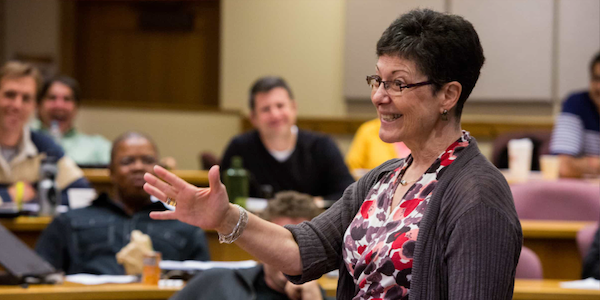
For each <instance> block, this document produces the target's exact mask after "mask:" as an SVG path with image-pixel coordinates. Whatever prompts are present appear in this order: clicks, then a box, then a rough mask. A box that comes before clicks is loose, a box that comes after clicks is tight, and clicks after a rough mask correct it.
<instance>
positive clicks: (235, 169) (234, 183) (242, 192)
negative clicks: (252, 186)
mask: <svg viewBox="0 0 600 300" xmlns="http://www.w3.org/2000/svg"><path fill="white" fill-rule="evenodd" d="M248 177H249V176H248V170H246V169H244V163H243V161H242V158H241V157H239V156H234V157H232V158H231V167H230V168H229V169H227V170H225V176H224V182H223V183H224V184H225V188H226V189H227V196H229V202H232V203H235V204H238V205H240V206H242V207H246V198H248V190H249V184H248Z"/></svg>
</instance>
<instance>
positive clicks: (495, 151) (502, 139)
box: [492, 130, 552, 171]
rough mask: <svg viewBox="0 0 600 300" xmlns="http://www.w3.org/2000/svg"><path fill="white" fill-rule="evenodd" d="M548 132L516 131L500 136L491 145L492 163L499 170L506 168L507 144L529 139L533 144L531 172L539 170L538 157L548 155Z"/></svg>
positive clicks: (550, 134)
mask: <svg viewBox="0 0 600 300" xmlns="http://www.w3.org/2000/svg"><path fill="white" fill-rule="evenodd" d="M551 137H552V132H551V131H550V130H534V131H516V132H507V133H503V134H500V135H499V136H498V137H496V138H495V139H494V143H493V145H492V163H493V164H494V165H495V166H496V167H497V168H499V169H506V168H508V142H509V141H510V140H512V139H523V138H529V139H531V141H532V142H533V153H532V155H531V170H534V171H539V170H540V156H541V155H544V154H548V153H550V151H549V148H550V138H551Z"/></svg>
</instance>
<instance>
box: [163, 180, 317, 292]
mask: <svg viewBox="0 0 600 300" xmlns="http://www.w3.org/2000/svg"><path fill="white" fill-rule="evenodd" d="M319 212H320V210H319V209H318V208H317V207H316V205H315V204H314V202H313V201H312V198H311V197H310V196H309V195H306V194H300V193H297V192H292V191H283V192H279V193H277V194H276V195H275V198H274V199H272V200H271V201H269V204H268V206H267V208H266V209H265V211H264V212H263V218H264V219H266V220H268V221H271V222H273V223H275V224H278V225H281V226H283V225H287V224H299V223H301V222H303V221H310V220H311V219H312V218H314V217H316V216H317V215H318V214H319ZM322 298H323V295H322V290H321V289H320V287H319V285H318V283H317V282H316V281H311V282H307V283H305V284H302V285H294V284H292V283H290V282H289V281H288V280H287V279H286V278H285V276H284V275H283V273H281V271H279V270H277V269H275V268H274V267H272V266H270V265H268V264H263V265H258V266H256V267H253V268H248V269H210V270H206V271H203V272H202V273H200V274H198V275H196V276H195V277H194V278H193V279H192V280H191V281H190V282H188V284H187V285H186V287H185V288H184V289H183V290H181V291H180V292H179V293H177V294H175V296H173V297H172V298H171V300H188V299H195V300H203V299H235V300H246V299H247V300H250V299H256V300H265V299H269V300H276V299H281V300H287V299H311V300H312V299H315V300H317V299H322Z"/></svg>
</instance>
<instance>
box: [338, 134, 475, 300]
mask: <svg viewBox="0 0 600 300" xmlns="http://www.w3.org/2000/svg"><path fill="white" fill-rule="evenodd" d="M469 138H470V137H469V133H468V132H466V131H463V135H462V136H461V137H460V138H459V139H458V140H457V141H456V142H454V143H453V144H452V145H450V146H449V147H448V148H447V149H446V151H444V152H443V153H441V154H440V155H439V156H438V158H437V159H436V160H435V162H434V163H433V164H432V165H431V167H429V169H427V171H425V173H424V174H423V176H421V178H419V179H418V180H417V181H416V182H415V184H414V185H413V186H412V187H410V189H409V190H408V191H407V192H406V194H405V195H404V197H403V198H402V200H401V201H400V203H399V204H398V206H396V207H390V206H391V204H392V200H393V197H394V193H395V191H396V188H397V187H398V184H400V180H401V179H402V176H403V175H404V172H405V171H406V169H407V168H408V167H409V166H410V164H411V163H412V156H411V155H409V156H408V157H407V158H406V160H405V161H404V162H403V163H402V164H401V165H400V166H399V167H398V168H397V169H396V170H394V172H392V174H390V176H387V177H386V178H382V179H381V180H380V181H379V182H377V183H376V184H375V185H374V186H373V188H372V189H371V190H370V191H369V193H368V194H367V197H366V199H365V201H364V202H363V204H362V206H361V208H360V210H359V211H358V213H357V214H356V216H355V217H354V220H353V221H352V223H351V224H350V226H349V227H348V229H347V230H346V233H345V234H344V247H343V258H344V261H345V263H346V265H347V267H348V271H349V272H350V274H351V275H352V276H353V278H354V281H355V283H356V285H357V287H358V289H359V290H358V291H357V294H356V296H355V297H354V299H356V300H358V299H408V295H409V291H410V279H411V272H412V263H413V253H414V249H415V245H416V241H417V237H418V235H419V223H420V222H421V219H422V218H423V215H424V213H425V210H426V209H427V205H428V203H429V199H430V198H431V195H432V192H433V190H434V189H435V186H436V184H437V182H438V180H439V178H440V177H441V176H442V175H443V173H444V172H443V170H444V169H445V167H447V166H449V165H450V164H451V163H452V162H453V161H454V160H455V159H456V157H457V156H458V155H459V153H460V152H461V151H462V150H463V149H464V148H466V147H467V146H468V145H469Z"/></svg>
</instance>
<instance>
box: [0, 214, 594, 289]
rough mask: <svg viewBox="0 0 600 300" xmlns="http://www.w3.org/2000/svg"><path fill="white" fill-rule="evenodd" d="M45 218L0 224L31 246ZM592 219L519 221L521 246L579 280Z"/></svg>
mask: <svg viewBox="0 0 600 300" xmlns="http://www.w3.org/2000/svg"><path fill="white" fill-rule="evenodd" d="M50 221H51V219H50V218H48V217H18V218H15V219H0V223H2V225H3V226H4V227H6V228H7V229H9V230H10V231H12V232H13V233H15V234H16V235H17V236H18V237H19V238H20V239H21V240H23V241H24V242H25V243H26V244H27V245H29V246H30V247H31V248H33V247H34V246H35V242H36V240H37V238H38V237H39V235H40V233H41V232H42V230H44V228H46V226H47V225H48V224H49V223H50ZM589 224H593V222H572V221H568V222H564V221H563V222H561V221H539V220H521V226H522V228H523V236H524V245H525V246H527V247H529V248H530V249H531V250H533V251H534V252H535V253H536V254H537V255H538V256H539V257H540V260H541V262H542V267H543V268H544V278H545V279H564V280H576V279H579V276H580V273H581V263H582V259H581V257H580V256H579V251H578V250H577V241H576V237H577V232H578V231H579V230H580V229H581V228H583V227H585V226H586V225H589ZM206 237H207V240H208V246H209V249H210V254H211V258H212V260H216V261H239V260H247V259H254V257H253V256H251V255H250V254H248V253H246V252H245V251H244V250H242V249H241V248H240V247H238V246H237V245H235V244H232V245H227V244H220V243H219V237H218V235H217V233H216V232H215V231H211V230H209V231H207V232H206Z"/></svg>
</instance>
